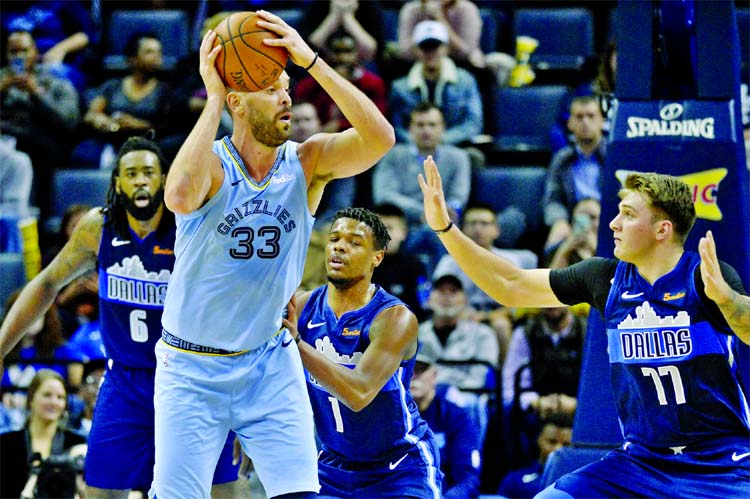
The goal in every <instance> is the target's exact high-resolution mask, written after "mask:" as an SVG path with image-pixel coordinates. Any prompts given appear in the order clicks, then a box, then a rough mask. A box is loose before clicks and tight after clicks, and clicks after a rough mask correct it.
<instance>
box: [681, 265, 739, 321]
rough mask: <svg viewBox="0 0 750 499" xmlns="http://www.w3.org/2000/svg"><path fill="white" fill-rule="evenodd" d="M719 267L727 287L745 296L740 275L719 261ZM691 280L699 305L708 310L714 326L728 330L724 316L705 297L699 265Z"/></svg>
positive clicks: (714, 303) (712, 302) (710, 300)
mask: <svg viewBox="0 0 750 499" xmlns="http://www.w3.org/2000/svg"><path fill="white" fill-rule="evenodd" d="M719 267H720V268H721V275H722V276H724V280H725V281H727V284H729V287H730V288H732V289H733V290H735V291H737V292H738V293H739V294H741V295H747V292H746V291H745V287H744V286H743V285H742V279H740V275H739V274H738V273H737V271H736V270H735V269H734V267H732V266H731V265H729V264H728V263H725V262H722V261H719ZM693 279H694V280H695V290H696V291H697V292H698V296H699V297H700V299H701V303H702V304H703V306H704V307H706V309H707V310H708V313H709V315H710V316H711V318H712V322H713V323H714V324H716V325H720V326H723V327H724V328H729V325H728V324H727V321H726V319H724V315H723V314H722V313H721V310H719V306H718V305H717V304H716V302H714V301H713V300H712V299H711V298H709V297H708V296H706V287H705V285H704V284H703V277H702V276H701V267H700V265H698V266H697V267H695V273H694V274H693Z"/></svg>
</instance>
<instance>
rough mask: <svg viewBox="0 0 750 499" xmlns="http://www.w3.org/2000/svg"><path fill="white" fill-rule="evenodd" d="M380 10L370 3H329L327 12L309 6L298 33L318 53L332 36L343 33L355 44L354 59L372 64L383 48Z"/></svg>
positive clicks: (333, 0)
mask: <svg viewBox="0 0 750 499" xmlns="http://www.w3.org/2000/svg"><path fill="white" fill-rule="evenodd" d="M381 10H382V8H381V6H380V3H379V2H377V1H371V0H367V1H362V2H360V1H359V0H330V3H329V8H328V11H326V10H325V9H321V8H320V2H310V4H309V7H308V9H307V11H306V12H305V19H304V20H303V22H302V26H301V27H300V30H299V31H300V34H302V36H306V35H309V36H308V39H309V40H310V44H311V45H312V46H313V47H315V48H316V49H318V50H321V51H322V50H325V49H326V46H327V44H328V41H329V39H330V37H331V36H332V35H333V34H334V33H335V32H337V31H344V32H346V33H348V34H349V35H350V36H351V38H352V39H353V40H354V42H355V47H356V53H357V58H358V59H359V60H360V61H362V62H369V61H373V60H375V59H376V58H377V56H378V54H379V52H380V51H381V50H382V47H383V21H382V16H381V14H380V12H381Z"/></svg>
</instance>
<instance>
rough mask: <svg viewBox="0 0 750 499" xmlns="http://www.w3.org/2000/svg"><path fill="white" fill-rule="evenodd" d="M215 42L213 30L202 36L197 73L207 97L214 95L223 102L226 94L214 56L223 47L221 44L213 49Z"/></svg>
mask: <svg viewBox="0 0 750 499" xmlns="http://www.w3.org/2000/svg"><path fill="white" fill-rule="evenodd" d="M215 40H216V32H214V31H213V30H208V31H207V32H206V34H205V35H204V36H203V40H202V41H201V47H200V51H199V53H200V66H199V71H200V74H201V78H203V84H204V85H205V86H206V94H207V96H208V97H211V96H212V95H215V96H218V97H220V98H221V99H222V100H224V98H225V97H226V94H227V89H226V86H225V85H224V82H223V81H222V80H221V77H220V76H219V72H218V71H217V70H216V56H218V55H219V52H220V51H221V50H223V47H222V46H221V44H218V45H216V47H214V41H215Z"/></svg>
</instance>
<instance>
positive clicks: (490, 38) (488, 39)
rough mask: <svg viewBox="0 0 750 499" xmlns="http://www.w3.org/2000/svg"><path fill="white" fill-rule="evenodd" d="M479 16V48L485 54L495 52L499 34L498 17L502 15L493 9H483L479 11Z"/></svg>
mask: <svg viewBox="0 0 750 499" xmlns="http://www.w3.org/2000/svg"><path fill="white" fill-rule="evenodd" d="M479 15H480V17H481V18H482V37H481V38H480V39H479V46H480V47H481V48H482V52H484V53H485V54H489V53H491V52H496V51H497V39H498V36H499V32H500V28H499V25H500V22H499V21H500V20H499V19H498V16H502V15H503V14H502V13H501V12H496V11H495V10H494V9H487V8H484V9H479Z"/></svg>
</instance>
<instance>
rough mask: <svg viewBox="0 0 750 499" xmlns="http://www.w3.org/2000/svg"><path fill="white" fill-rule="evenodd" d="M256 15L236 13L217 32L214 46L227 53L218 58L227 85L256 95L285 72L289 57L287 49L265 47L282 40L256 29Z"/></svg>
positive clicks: (220, 54) (220, 74)
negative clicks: (270, 42) (274, 41)
mask: <svg viewBox="0 0 750 499" xmlns="http://www.w3.org/2000/svg"><path fill="white" fill-rule="evenodd" d="M257 20H258V16H257V14H256V13H255V12H235V13H233V14H230V15H228V16H227V17H226V18H225V19H224V20H222V21H221V22H220V23H219V24H218V25H217V26H216V28H215V29H214V31H215V32H216V35H217V36H216V40H215V41H214V46H216V45H217V44H221V45H222V46H223V47H224V50H222V51H221V52H219V55H218V56H217V57H216V69H217V70H218V71H219V76H221V79H222V80H223V81H224V83H225V84H226V85H227V86H228V87H230V88H232V89H233V90H239V91H241V92H257V91H258V90H261V89H264V88H266V87H267V86H269V85H270V84H272V83H273V82H275V81H276V80H277V79H278V78H279V76H281V72H282V71H284V67H285V66H286V61H287V58H288V57H289V54H288V53H287V51H286V49H285V48H284V47H269V46H268V45H264V44H263V40H265V39H268V38H279V35H277V34H276V33H273V32H272V31H268V30H265V29H263V28H259V27H258V26H257Z"/></svg>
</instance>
